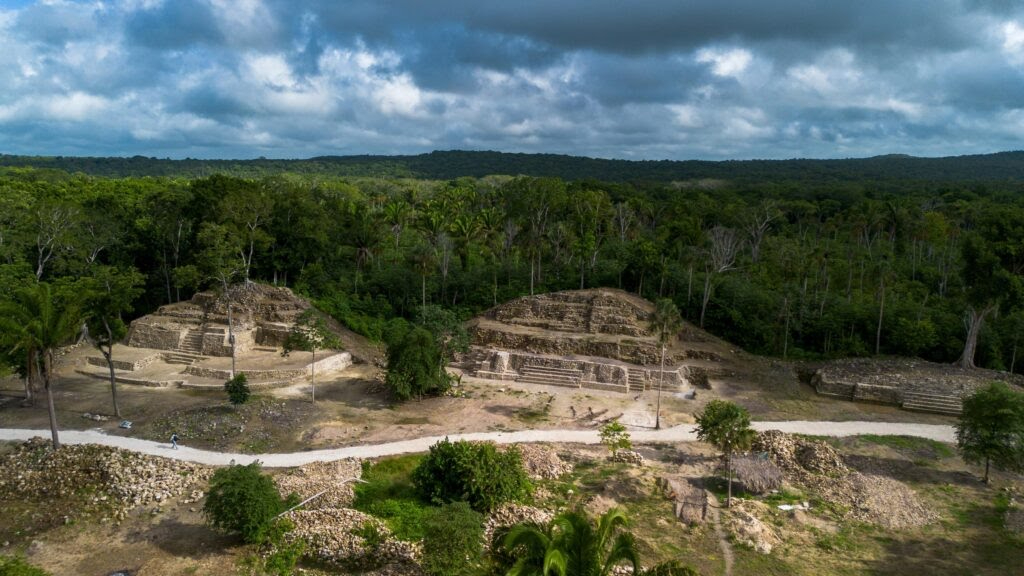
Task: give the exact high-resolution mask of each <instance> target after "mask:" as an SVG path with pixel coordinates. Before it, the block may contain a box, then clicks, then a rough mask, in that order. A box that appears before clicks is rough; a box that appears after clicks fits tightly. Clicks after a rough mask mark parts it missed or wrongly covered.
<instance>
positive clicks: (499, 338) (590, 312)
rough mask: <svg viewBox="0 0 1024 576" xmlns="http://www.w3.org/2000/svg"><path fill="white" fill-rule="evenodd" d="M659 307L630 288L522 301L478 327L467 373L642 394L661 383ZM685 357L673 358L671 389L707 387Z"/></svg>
mask: <svg viewBox="0 0 1024 576" xmlns="http://www.w3.org/2000/svg"><path fill="white" fill-rule="evenodd" d="M653 311H654V306H653V305H652V304H651V303H650V302H648V301H646V300H643V299H641V298H639V297H637V296H635V295H633V294H629V293H627V292H624V291H622V290H613V289H592V290H573V291H566V292H554V293H551V294H541V295H537V296H527V297H523V298H518V299H516V300H512V301H511V302H507V303H505V304H502V305H500V306H498V307H496V308H493V309H491V310H490V311H488V312H487V313H485V314H484V315H483V316H481V317H479V318H476V319H474V320H473V321H472V322H471V323H470V332H471V334H472V346H471V349H470V353H469V354H468V355H467V356H466V358H465V359H464V362H463V367H464V368H465V369H466V370H467V371H468V372H469V373H471V374H472V375H474V376H477V377H480V378H488V379H493V380H515V381H519V382H529V383H535V384H546V385H553V386H567V387H574V388H593V389H601V390H613V391H619V392H624V393H627V392H641V391H644V390H649V389H652V388H655V387H657V386H658V384H659V382H661V380H662V378H661V372H660V366H659V362H660V360H661V356H660V353H661V348H660V346H659V344H658V342H657V340H656V338H655V337H654V335H652V334H651V333H650V332H649V330H648V328H647V326H648V323H649V321H650V315H651V314H652V313H653ZM689 364H691V363H690V362H687V361H686V355H685V354H679V353H678V350H675V349H670V352H669V354H668V356H666V366H665V374H664V381H665V389H666V390H671V391H679V390H686V389H689V388H690V387H691V384H690V383H691V380H696V381H698V382H700V381H706V376H705V375H703V374H700V372H701V371H702V370H703V369H702V368H698V367H696V366H691V365H689Z"/></svg>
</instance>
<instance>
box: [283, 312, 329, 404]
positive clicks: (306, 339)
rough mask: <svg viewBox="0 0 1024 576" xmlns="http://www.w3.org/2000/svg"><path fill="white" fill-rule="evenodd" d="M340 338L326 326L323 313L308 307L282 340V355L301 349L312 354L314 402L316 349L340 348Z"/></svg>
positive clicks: (313, 396)
mask: <svg viewBox="0 0 1024 576" xmlns="http://www.w3.org/2000/svg"><path fill="white" fill-rule="evenodd" d="M341 347H342V345H341V340H340V339H338V337H337V336H336V335H335V334H334V332H332V331H331V329H330V328H329V327H328V326H327V321H326V320H325V319H324V317H323V315H321V314H320V312H319V311H317V310H316V309H314V308H308V309H306V310H305V311H303V312H302V314H299V317H298V318H296V319H295V324H294V325H293V326H292V329H291V330H290V331H289V332H288V337H287V338H285V341H284V350H282V351H281V355H282V356H286V357H287V356H288V354H289V353H291V352H292V351H293V350H302V351H304V352H311V353H312V354H313V358H312V361H311V362H310V397H311V399H312V401H313V402H316V351H317V350H340V349H341Z"/></svg>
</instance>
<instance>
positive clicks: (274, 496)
mask: <svg viewBox="0 0 1024 576" xmlns="http://www.w3.org/2000/svg"><path fill="white" fill-rule="evenodd" d="M287 507H288V502H286V501H284V500H282V499H281V495H280V494H278V492H277V487H276V486H274V481H273V480H271V479H270V477H269V476H265V475H263V474H262V473H261V472H260V463H259V462H253V463H252V464H249V465H248V466H241V465H234V466H230V467H228V468H221V469H220V470H217V471H216V472H214V473H213V477H211V478H210V490H209V492H207V494H206V504H205V505H204V506H203V513H204V514H205V515H206V519H207V521H208V522H210V524H211V525H213V526H214V527H215V528H219V529H221V530H224V531H225V532H229V533H234V534H238V535H240V536H241V537H242V540H244V541H245V542H247V543H249V544H258V543H261V542H263V541H264V540H265V539H266V537H267V536H268V535H269V530H270V528H271V526H272V521H273V519H274V517H275V516H277V515H278V514H280V513H281V512H283V511H284V510H286V509H287Z"/></svg>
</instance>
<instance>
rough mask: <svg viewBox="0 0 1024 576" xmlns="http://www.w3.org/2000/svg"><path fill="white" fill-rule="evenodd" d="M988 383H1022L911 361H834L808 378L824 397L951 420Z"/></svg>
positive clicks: (996, 374) (1012, 378) (1023, 379)
mask: <svg viewBox="0 0 1024 576" xmlns="http://www.w3.org/2000/svg"><path fill="white" fill-rule="evenodd" d="M989 382H1005V383H1007V384H1010V385H1016V386H1021V385H1022V384H1024V377H1021V376H1020V375H1016V374H1010V373H1008V372H998V371H995V370H982V369H970V370H967V369H964V368H960V367H959V366H952V365H949V364H936V363H934V362H926V361H924V360H916V359H909V358H903V359H899V358H896V359H884V360H879V359H872V358H849V359H843V360H834V361H832V362H829V363H827V364H825V365H823V366H821V367H820V368H818V370H817V371H815V372H814V374H813V376H812V377H811V385H812V386H814V389H815V390H816V391H817V392H818V394H821V395H823V396H831V397H833V398H841V399H843V400H853V401H856V402H869V403H874V404H889V405H893V406H899V407H901V408H903V409H904V410H913V411H916V412H932V413H936V414H948V415H952V416H957V415H959V414H960V413H961V411H962V410H963V398H964V397H965V396H969V395H970V394H972V393H974V391H975V390H977V389H978V388H980V387H982V386H984V385H986V384H988V383H989Z"/></svg>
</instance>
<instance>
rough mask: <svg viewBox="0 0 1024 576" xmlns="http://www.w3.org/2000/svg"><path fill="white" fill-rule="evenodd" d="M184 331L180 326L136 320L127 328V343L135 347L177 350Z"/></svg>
mask: <svg viewBox="0 0 1024 576" xmlns="http://www.w3.org/2000/svg"><path fill="white" fill-rule="evenodd" d="M184 332H185V330H184V328H182V327H181V326H175V325H160V324H149V323H147V322H140V321H138V320H136V321H135V322H132V324H131V328H130V329H129V330H128V345H129V346H132V347H135V348H154V349H157V350H177V349H178V346H179V344H180V342H181V338H182V336H183V335H184Z"/></svg>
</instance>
